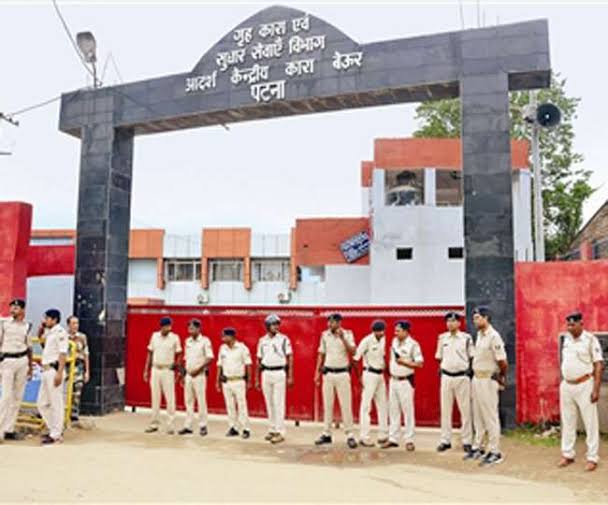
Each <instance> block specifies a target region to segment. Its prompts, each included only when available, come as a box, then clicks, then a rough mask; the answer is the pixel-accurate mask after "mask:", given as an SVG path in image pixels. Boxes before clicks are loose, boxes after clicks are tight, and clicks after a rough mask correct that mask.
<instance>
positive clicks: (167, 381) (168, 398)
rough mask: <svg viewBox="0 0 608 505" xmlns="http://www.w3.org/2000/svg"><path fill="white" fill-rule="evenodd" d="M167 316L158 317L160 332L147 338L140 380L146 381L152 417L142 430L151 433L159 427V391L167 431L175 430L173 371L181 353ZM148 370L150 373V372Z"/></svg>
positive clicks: (173, 431) (180, 346)
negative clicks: (164, 404)
mask: <svg viewBox="0 0 608 505" xmlns="http://www.w3.org/2000/svg"><path fill="white" fill-rule="evenodd" d="M171 324H172V321H171V318H170V317H163V318H161V320H160V331H155V332H154V333H153V334H152V336H151V337H150V343H149V344H148V355H147V356H146V364H145V366H144V382H148V379H149V380H150V391H151V395H152V419H151V421H150V425H149V426H148V427H147V428H146V430H145V432H146V433H154V432H156V431H158V429H159V427H160V400H161V394H162V395H163V396H164V397H165V402H166V404H167V415H168V416H169V421H168V423H167V434H169V435H173V434H174V433H175V371H176V369H177V363H179V358H180V355H181V352H182V345H181V343H180V340H179V337H178V336H177V335H176V334H175V333H173V332H172V331H171ZM150 370H151V371H152V373H151V374H150Z"/></svg>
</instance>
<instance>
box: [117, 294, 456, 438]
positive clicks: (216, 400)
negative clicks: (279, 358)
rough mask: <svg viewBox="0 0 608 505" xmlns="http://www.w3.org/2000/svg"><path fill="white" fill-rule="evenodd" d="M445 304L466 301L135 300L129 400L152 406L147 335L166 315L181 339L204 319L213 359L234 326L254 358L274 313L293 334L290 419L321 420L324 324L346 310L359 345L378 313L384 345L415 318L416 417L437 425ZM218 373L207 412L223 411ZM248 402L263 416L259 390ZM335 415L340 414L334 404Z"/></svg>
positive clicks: (357, 387) (357, 394)
mask: <svg viewBox="0 0 608 505" xmlns="http://www.w3.org/2000/svg"><path fill="white" fill-rule="evenodd" d="M448 310H458V311H462V307H424V308H422V307H408V308H396V307H322V308H321V307H252V306H247V307H243V306H242V307H200V306H198V307H197V306H193V307H187V306H162V305H161V306H130V307H129V311H128V318H127V347H126V384H125V389H126V390H125V403H126V405H128V406H135V407H149V406H150V387H149V385H148V384H146V383H144V381H143V368H144V364H145V360H146V353H147V350H146V348H147V346H148V342H149V339H150V335H151V334H152V332H154V331H157V330H158V323H159V319H160V317H162V316H167V315H168V316H170V317H171V318H172V319H173V331H174V332H175V333H177V334H178V335H179V336H180V338H181V340H182V343H183V342H184V340H185V338H186V336H187V329H186V326H187V324H188V321H189V320H190V319H192V318H197V319H199V320H200V321H201V322H202V327H203V334H204V335H206V336H208V337H209V338H210V339H211V343H212V345H213V351H214V353H215V355H216V358H217V351H218V349H219V346H220V344H221V332H222V329H223V328H224V327H226V326H232V327H234V328H235V329H236V330H237V336H238V339H239V340H241V341H242V342H244V343H245V344H246V345H247V347H249V350H250V351H251V355H252V358H253V359H254V360H255V352H256V348H257V342H258V339H259V338H260V337H261V336H262V335H264V333H265V328H264V318H265V317H266V316H267V315H268V314H269V313H271V312H272V313H276V314H278V315H279V316H280V317H281V319H282V324H281V332H282V333H285V334H286V335H288V336H289V338H290V339H291V342H292V346H293V349H294V386H293V387H292V388H290V389H288V391H287V417H288V419H292V420H300V421H315V420H321V419H322V417H323V407H322V405H323V402H322V399H321V388H316V387H315V385H314V383H313V378H314V370H315V364H316V359H317V349H318V347H319V339H320V336H321V332H322V331H323V330H325V329H326V328H327V316H328V315H329V314H330V313H332V312H340V313H341V314H342V315H343V316H344V321H343V327H344V328H347V329H349V330H352V331H353V332H354V334H355V341H356V342H357V343H359V342H360V341H361V339H362V338H363V337H364V336H366V335H368V334H369V333H370V332H371V330H370V327H371V324H372V322H373V321H374V320H375V319H382V320H384V321H385V322H386V323H387V335H389V337H388V338H387V339H386V345H387V350H388V346H389V345H390V342H391V339H392V333H393V331H392V328H393V327H394V324H395V323H396V322H397V321H399V320H403V319H407V320H409V321H410V322H411V323H412V336H413V337H414V338H415V339H416V340H418V342H419V343H420V346H421V348H422V353H423V355H424V359H425V366H424V367H423V368H422V369H421V370H418V371H417V372H416V421H417V424H419V425H421V426H436V425H437V424H438V423H439V374H438V365H437V363H436V361H435V350H436V344H437V336H438V334H439V333H441V332H443V331H445V322H444V315H445V312H446V311H448ZM387 356H388V352H387ZM216 373H217V366H216V364H215V362H214V363H213V364H212V366H211V369H210V373H209V377H208V382H207V402H208V407H209V412H211V413H216V414H223V413H225V408H224V399H223V396H222V394H221V393H219V392H217V391H216V389H215V380H216ZM351 378H352V385H353V413H354V414H355V419H358V416H359V402H360V399H361V384H360V382H359V379H358V377H357V374H356V373H354V372H353V373H352V374H351ZM176 388H177V405H178V408H179V409H183V408H184V403H183V400H184V395H183V388H182V387H181V386H180V385H178V386H176ZM247 400H248V405H249V412H250V415H252V416H256V417H264V416H265V415H266V409H265V407H264V398H263V396H262V392H261V391H256V390H254V389H251V390H250V391H249V392H248V393H247ZM335 413H336V416H338V413H339V409H338V405H337V402H336V405H335ZM374 415H375V414H374ZM337 418H339V416H338V417H337ZM373 419H374V420H375V417H373ZM455 419H456V418H455Z"/></svg>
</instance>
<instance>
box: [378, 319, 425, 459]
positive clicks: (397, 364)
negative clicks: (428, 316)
mask: <svg viewBox="0 0 608 505" xmlns="http://www.w3.org/2000/svg"><path fill="white" fill-rule="evenodd" d="M411 327H412V325H411V324H410V322H409V321H398V322H397V323H396V324H395V337H394V338H393V341H392V342H391V350H390V353H391V355H390V363H389V372H390V374H391V379H390V381H389V396H388V402H389V407H388V408H389V418H390V425H389V434H388V441H387V442H386V443H385V444H383V445H382V448H383V449H389V448H391V447H398V446H399V438H400V437H399V432H400V431H401V416H402V415H403V420H404V421H405V430H404V433H403V438H404V440H405V448H406V450H408V451H414V450H415V449H416V447H415V445H414V432H415V428H416V416H415V414H414V384H415V382H414V372H415V371H416V369H418V368H422V365H423V364H424V359H423V357H422V351H421V350H420V344H418V342H417V341H416V340H414V339H413V338H412V336H411V335H410V329H411Z"/></svg>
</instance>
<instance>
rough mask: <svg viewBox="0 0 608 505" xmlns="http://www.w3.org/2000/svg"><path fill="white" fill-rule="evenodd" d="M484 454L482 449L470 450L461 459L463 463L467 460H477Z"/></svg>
mask: <svg viewBox="0 0 608 505" xmlns="http://www.w3.org/2000/svg"><path fill="white" fill-rule="evenodd" d="M484 454H485V451H484V450H483V449H471V450H470V451H469V452H467V453H466V454H465V455H464V457H463V458H462V459H463V460H464V461H467V460H469V459H479V458H481V457H482V456H483V455H484Z"/></svg>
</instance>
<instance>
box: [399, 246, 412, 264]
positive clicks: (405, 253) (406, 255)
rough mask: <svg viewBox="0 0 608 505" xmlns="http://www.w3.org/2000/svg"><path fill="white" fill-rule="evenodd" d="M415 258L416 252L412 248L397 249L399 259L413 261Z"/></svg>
mask: <svg viewBox="0 0 608 505" xmlns="http://www.w3.org/2000/svg"><path fill="white" fill-rule="evenodd" d="M413 257H414V250H413V249H412V248H411V247H398V248H397V259H398V260H399V261H401V260H411V259H412V258H413Z"/></svg>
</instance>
